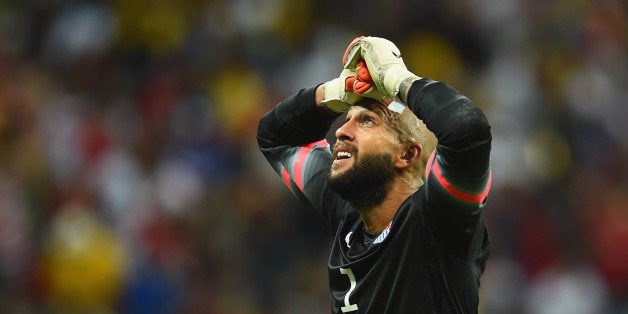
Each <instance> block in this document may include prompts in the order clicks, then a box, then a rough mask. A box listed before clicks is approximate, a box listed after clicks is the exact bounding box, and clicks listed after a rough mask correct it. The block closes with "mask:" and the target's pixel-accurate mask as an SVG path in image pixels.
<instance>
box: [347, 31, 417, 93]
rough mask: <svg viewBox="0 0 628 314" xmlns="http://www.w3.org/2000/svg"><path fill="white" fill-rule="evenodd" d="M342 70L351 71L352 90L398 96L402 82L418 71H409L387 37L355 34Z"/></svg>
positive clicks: (397, 50) (397, 49) (395, 47)
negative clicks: (352, 77) (353, 76)
mask: <svg viewBox="0 0 628 314" xmlns="http://www.w3.org/2000/svg"><path fill="white" fill-rule="evenodd" d="M343 60H345V62H344V68H345V70H349V71H354V72H355V73H356V79H355V81H354V82H353V90H354V91H355V92H356V93H357V94H359V95H362V96H364V97H369V98H375V99H382V98H385V97H388V98H392V99H399V96H398V93H399V86H400V85H401V82H403V81H404V80H406V79H408V78H412V77H416V78H418V76H417V75H415V74H414V73H412V72H410V71H408V69H407V68H406V65H405V64H404V62H403V59H402V58H401V52H400V51H399V48H397V46H396V45H395V44H394V43H392V42H391V41H389V40H388V39H384V38H379V37H370V36H369V37H364V36H362V37H358V38H356V39H354V40H353V41H352V42H351V43H350V44H349V47H347V50H346V51H345V55H344V57H343Z"/></svg>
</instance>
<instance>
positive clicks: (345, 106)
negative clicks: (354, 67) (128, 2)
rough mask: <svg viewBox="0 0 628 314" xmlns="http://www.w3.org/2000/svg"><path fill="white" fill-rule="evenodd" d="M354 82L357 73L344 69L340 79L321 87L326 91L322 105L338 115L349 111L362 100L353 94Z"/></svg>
mask: <svg viewBox="0 0 628 314" xmlns="http://www.w3.org/2000/svg"><path fill="white" fill-rule="evenodd" d="M354 81H355V72H354V71H351V70H348V69H344V70H342V72H340V76H339V77H337V78H335V79H333V80H331V81H328V82H326V83H324V84H323V85H321V87H322V88H323V90H324V97H323V100H322V101H321V105H323V106H325V107H327V108H328V109H329V110H331V111H333V112H337V113H342V112H345V111H347V110H349V108H351V106H353V104H355V103H356V102H358V101H360V100H361V99H362V96H360V95H358V94H356V93H354V92H353V82H354Z"/></svg>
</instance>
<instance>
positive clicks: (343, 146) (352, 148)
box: [332, 141, 358, 155]
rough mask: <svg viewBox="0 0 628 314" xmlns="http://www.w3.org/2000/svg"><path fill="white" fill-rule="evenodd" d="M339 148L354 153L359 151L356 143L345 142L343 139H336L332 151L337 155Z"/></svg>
mask: <svg viewBox="0 0 628 314" xmlns="http://www.w3.org/2000/svg"><path fill="white" fill-rule="evenodd" d="M338 149H343V150H347V151H350V152H352V153H355V152H357V151H358V149H357V147H355V145H352V144H349V143H345V142H343V141H336V143H335V144H334V147H333V148H332V153H333V154H334V155H335V154H336V152H337V151H338Z"/></svg>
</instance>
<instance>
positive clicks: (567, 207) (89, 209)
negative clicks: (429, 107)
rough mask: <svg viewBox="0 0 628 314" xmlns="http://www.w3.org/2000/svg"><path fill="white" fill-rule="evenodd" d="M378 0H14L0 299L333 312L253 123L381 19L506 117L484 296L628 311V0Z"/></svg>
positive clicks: (3, 87) (510, 306)
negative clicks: (257, 138)
mask: <svg viewBox="0 0 628 314" xmlns="http://www.w3.org/2000/svg"><path fill="white" fill-rule="evenodd" d="M367 3H368V2H364V1H331V0H324V1H312V0H268V1H255V0H234V1H211V0H208V1H200V0H182V1H167V0H154V1H153V0H112V1H68V0H65V1H64V0H52V1H37V0H26V1H18V0H4V1H2V2H0V312H2V313H51V312H52V313H117V312H120V313H245V314H249V313H251V314H257V313H302V314H308V313H327V312H328V311H329V296H328V291H327V283H326V270H325V263H326V256H327V252H328V250H327V238H326V233H325V231H323V230H320V229H319V228H318V226H317V225H316V223H315V222H314V221H313V220H312V219H313V218H312V217H311V216H310V215H309V214H308V213H307V212H305V211H304V210H303V209H302V208H300V207H299V206H298V205H296V204H295V202H294V200H293V199H292V197H291V195H290V194H289V193H288V191H287V189H285V188H284V187H283V186H282V185H281V182H280V180H279V178H278V177H276V175H275V174H274V173H271V171H270V167H268V166H267V165H266V164H265V162H264V160H263V159H262V156H261V154H260V153H259V152H258V151H257V147H256V140H255V130H256V126H257V120H258V118H259V117H260V116H261V115H262V114H263V113H264V112H265V111H266V110H268V109H269V108H271V107H272V106H273V105H274V104H276V103H277V102H278V101H280V100H281V99H282V98H284V97H286V96H288V95H289V94H291V93H293V92H295V91H297V90H298V89H300V88H301V87H305V86H309V85H313V84H316V83H319V82H323V81H325V80H327V79H330V78H332V77H334V76H336V75H337V73H338V72H339V70H338V69H339V66H340V64H339V60H340V57H341V54H342V52H343V51H344V48H345V46H346V44H347V43H348V42H349V41H350V40H351V39H353V38H354V37H356V36H358V35H361V34H369V35H376V36H382V37H387V38H389V39H391V40H393V41H394V42H396V43H397V44H398V45H399V46H400V48H401V50H402V52H403V53H404V55H405V61H406V63H407V64H408V66H409V68H411V69H412V70H413V71H415V72H416V73H417V74H419V75H422V76H425V77H432V78H434V79H439V80H444V81H447V82H449V83H450V84H451V85H453V86H454V87H456V88H458V89H459V90H461V91H463V92H464V93H465V94H467V95H469V96H470V97H471V98H473V99H474V100H475V101H476V102H477V103H478V104H479V105H480V106H481V107H482V108H483V109H484V110H485V112H486V113H487V115H488V116H489V119H490V121H491V122H492V125H493V136H494V149H493V153H492V164H493V172H494V180H493V182H494V186H493V189H492V194H491V197H490V200H489V203H488V205H487V206H486V209H485V212H486V216H487V221H488V224H489V228H490V231H491V234H492V237H493V242H494V249H493V255H492V257H491V259H490V261H489V264H488V266H487V271H486V273H485V275H484V277H483V279H482V290H481V291H482V309H481V310H482V313H486V314H488V313H571V314H573V313H628V250H627V249H626V243H628V181H627V180H626V179H627V171H628V169H627V166H626V161H627V160H628V123H626V119H628V104H627V101H626V99H627V97H628V89H627V87H628V55H627V49H626V48H627V45H628V40H627V39H628V14H627V12H628V7H627V4H626V2H625V1H612V0H600V1H587V0H576V1H574V0H547V1H539V0H462V1H458V0H456V1H454V0H446V1H411V0H406V1H403V0H395V1H391V0H388V1H373V2H372V3H368V4H367Z"/></svg>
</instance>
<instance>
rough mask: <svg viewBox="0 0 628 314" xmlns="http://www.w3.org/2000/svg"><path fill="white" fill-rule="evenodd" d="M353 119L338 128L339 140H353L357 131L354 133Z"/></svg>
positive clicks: (337, 136)
mask: <svg viewBox="0 0 628 314" xmlns="http://www.w3.org/2000/svg"><path fill="white" fill-rule="evenodd" d="M351 121H352V120H349V121H347V122H345V123H344V124H342V125H341V126H340V127H339V128H338V129H337V130H336V139H337V140H348V141H352V140H353V138H354V137H355V133H354V130H353V124H352V122H351Z"/></svg>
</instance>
